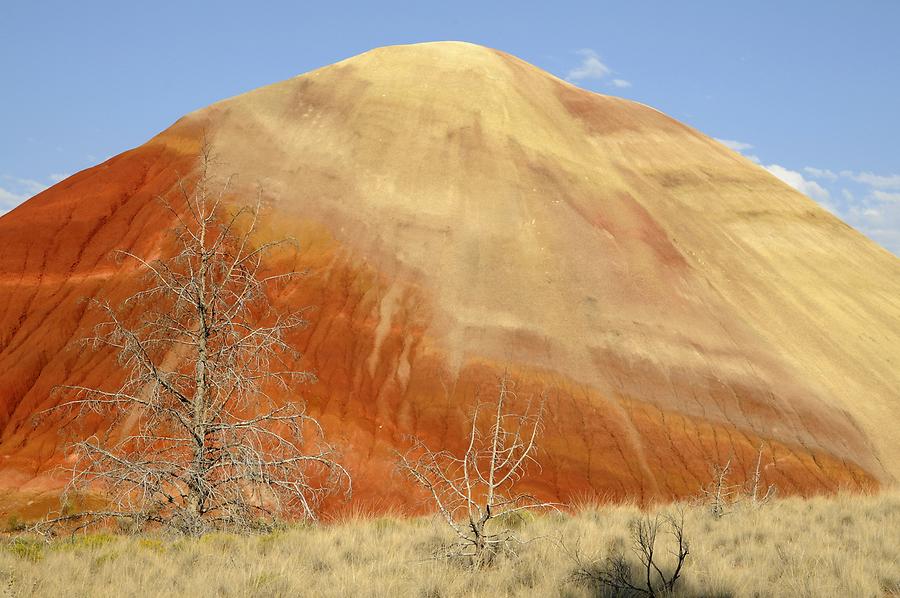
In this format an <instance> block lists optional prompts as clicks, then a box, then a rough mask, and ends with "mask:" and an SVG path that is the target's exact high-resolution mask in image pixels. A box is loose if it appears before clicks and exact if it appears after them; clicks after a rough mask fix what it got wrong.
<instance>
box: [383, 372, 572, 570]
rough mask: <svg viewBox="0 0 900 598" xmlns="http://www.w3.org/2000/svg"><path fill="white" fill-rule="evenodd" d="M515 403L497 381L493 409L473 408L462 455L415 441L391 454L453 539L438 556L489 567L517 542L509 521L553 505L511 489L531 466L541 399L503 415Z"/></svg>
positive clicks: (508, 387) (508, 385) (506, 385)
mask: <svg viewBox="0 0 900 598" xmlns="http://www.w3.org/2000/svg"><path fill="white" fill-rule="evenodd" d="M518 399H519V397H518V395H517V393H516V392H515V391H514V389H513V383H512V382H511V381H510V380H509V379H508V378H506V377H505V376H504V377H503V378H501V379H500V383H499V389H498V393H497V399H496V403H495V404H494V405H491V407H490V409H488V408H487V406H486V405H483V404H480V403H476V405H475V407H474V410H473V413H472V419H471V423H470V426H469V434H468V438H467V439H466V449H465V452H464V453H463V454H462V455H456V454H453V453H452V452H451V451H448V450H440V451H436V450H432V449H431V448H429V447H428V446H427V445H426V444H425V443H424V442H423V441H422V440H420V439H418V438H416V439H414V442H413V445H412V447H411V448H410V449H409V450H408V451H407V452H406V454H398V457H399V465H400V469H401V471H403V472H405V473H407V474H408V475H409V476H410V477H411V478H412V479H413V480H414V481H415V482H417V483H418V484H419V485H421V486H422V487H423V488H425V489H426V490H427V491H428V492H429V494H430V495H431V499H432V501H433V502H434V505H435V507H436V508H437V510H438V513H439V514H440V516H441V517H442V518H443V520H444V521H445V522H446V523H447V525H448V526H449V527H450V528H451V529H452V530H453V532H454V534H455V536H456V542H454V543H453V544H452V545H451V546H449V547H446V550H445V551H444V553H443V556H452V557H465V558H468V559H470V561H471V562H472V563H473V564H474V565H475V566H483V565H487V564H490V562H491V561H492V560H493V559H494V557H495V556H496V555H497V554H498V553H499V552H501V551H504V550H511V549H512V548H513V546H514V545H515V544H516V543H521V540H520V539H519V538H517V537H516V535H515V534H514V533H513V531H512V529H510V527H511V525H510V524H511V519H512V518H515V517H521V516H522V514H523V513H524V512H525V511H526V510H539V509H552V508H555V507H556V506H558V505H556V504H555V503H552V502H546V501H542V500H539V499H538V498H536V497H534V496H532V495H531V494H527V493H523V492H518V491H517V490H516V484H517V483H518V482H520V481H521V479H522V477H523V476H524V474H525V472H526V468H527V467H528V466H529V465H534V466H537V462H536V460H535V452H536V450H537V446H536V440H537V438H538V435H539V434H540V431H541V427H542V418H543V409H544V397H543V396H542V397H541V398H540V401H539V402H538V403H537V404H536V405H535V404H534V403H533V401H532V400H531V399H530V398H529V399H528V400H527V401H525V405H524V408H523V409H522V410H521V411H520V412H511V411H509V410H510V408H511V406H512V405H513V404H514V403H516V402H517V401H518Z"/></svg>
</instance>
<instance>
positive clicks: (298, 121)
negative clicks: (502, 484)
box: [0, 43, 900, 510]
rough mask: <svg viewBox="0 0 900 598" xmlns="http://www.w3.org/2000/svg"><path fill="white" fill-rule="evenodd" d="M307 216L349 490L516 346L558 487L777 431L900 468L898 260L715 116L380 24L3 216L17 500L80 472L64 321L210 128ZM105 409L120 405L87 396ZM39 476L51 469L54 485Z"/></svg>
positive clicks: (134, 245) (308, 354) (108, 281)
mask: <svg viewBox="0 0 900 598" xmlns="http://www.w3.org/2000/svg"><path fill="white" fill-rule="evenodd" d="M204 135H205V136H206V138H207V139H208V140H209V141H210V142H211V143H212V145H213V148H214V150H215V151H216V153H217V154H218V158H219V163H220V168H221V170H222V174H223V175H227V174H229V173H232V172H233V173H238V175H239V185H238V187H237V188H236V189H237V192H236V193H235V198H234V201H235V202H241V201H248V202H249V201H251V200H252V197H253V193H254V192H255V191H254V190H255V187H256V184H257V182H261V183H262V184H263V187H264V189H265V194H266V205H267V213H268V215H269V220H268V222H267V224H266V232H267V234H271V235H272V236H275V237H281V236H285V235H290V236H294V237H296V238H298V239H299V240H300V241H301V244H302V246H303V260H304V261H305V265H307V266H309V267H310V268H312V272H313V274H312V276H311V277H309V278H307V279H305V280H304V281H302V282H300V283H298V284H297V286H296V287H295V288H292V289H290V290H289V291H288V292H286V293H285V294H284V296H282V297H281V298H280V300H282V301H289V302H290V303H292V304H296V305H313V306H315V307H316V309H315V311H313V312H311V315H310V317H311V320H312V325H311V326H310V327H309V328H308V329H307V330H306V331H304V332H303V333H302V334H300V335H298V336H297V337H296V338H295V339H293V340H294V341H295V343H296V345H297V347H298V348H299V349H300V350H301V351H303V352H304V357H303V360H302V363H301V364H300V365H301V366H302V367H307V368H311V369H313V370H314V371H315V372H316V373H317V374H318V376H319V382H318V383H317V384H315V385H312V386H308V387H304V388H302V389H301V390H302V396H303V397H304V398H305V400H306V401H307V402H308V404H309V406H310V410H311V412H312V413H313V414H315V415H317V416H318V417H320V419H321V421H322V422H323V424H324V425H325V428H326V431H327V434H328V436H329V438H330V439H332V440H333V441H335V442H336V443H337V444H338V445H339V446H340V448H341V449H342V451H343V454H344V462H345V463H346V464H347V466H348V468H349V469H350V470H351V472H352V473H353V474H354V485H355V495H354V503H355V504H356V505H357V506H359V507H360V508H364V509H371V510H381V509H388V508H395V507H401V508H412V509H415V508H418V507H419V502H418V501H419V498H420V495H418V494H417V493H416V492H414V491H412V488H411V486H409V485H408V483H407V482H406V481H405V480H403V479H402V478H401V477H399V476H397V475H396V474H394V473H393V467H394V453H393V451H394V450H395V449H398V448H403V447H404V446H406V444H405V443H406V438H407V435H408V434H418V435H420V436H423V437H424V438H425V439H427V440H428V441H429V442H431V443H432V444H434V445H439V446H440V445H443V446H447V447H448V448H456V447H458V445H459V443H460V442H461V441H462V438H463V436H464V434H465V423H466V422H465V417H466V414H467V412H468V410H469V408H470V406H471V404H472V403H473V401H474V400H476V398H477V397H481V398H487V397H488V396H489V395H490V394H491V393H492V392H493V390H494V385H495V383H496V379H497V376H498V375H500V374H501V373H503V372H504V371H508V372H509V374H510V375H511V377H512V378H514V379H515V380H517V381H518V389H519V390H520V392H521V393H523V394H528V393H533V394H538V393H541V392H545V393H546V395H547V397H548V416H547V420H546V430H545V432H544V435H543V437H542V440H541V446H542V448H543V449H544V450H543V453H542V454H541V456H540V462H541V466H542V467H541V469H540V470H538V469H534V470H533V471H532V475H531V476H530V481H529V486H530V487H531V489H532V490H534V491H536V492H538V493H540V494H541V495H542V496H544V497H546V498H552V499H558V500H567V501H571V500H576V499H579V498H585V497H591V496H596V495H602V496H610V497H626V496H628V497H637V498H640V499H651V498H663V499H665V498H669V497H673V496H683V495H688V494H693V493H696V492H697V489H698V487H699V486H700V485H701V484H705V483H706V482H707V481H708V479H709V465H710V464H711V463H715V462H724V461H725V460H727V459H728V458H729V457H732V456H733V457H734V460H735V461H734V462H735V464H736V466H737V470H738V477H739V478H740V477H741V476H743V475H745V473H746V472H747V470H748V469H749V468H750V467H752V465H753V463H754V462H755V455H756V451H757V449H758V447H760V446H762V447H763V451H764V455H765V462H766V463H768V464H770V465H769V467H768V468H767V469H766V475H767V477H768V478H769V479H770V480H771V481H773V482H775V483H777V484H778V486H779V489H780V490H781V491H782V492H786V493H790V492H801V493H808V492H817V491H827V490H832V489H836V488H839V487H842V486H848V485H849V486H851V487H872V486H878V485H881V484H885V483H890V482H892V481H893V480H895V479H896V478H897V477H898V476H900V433H898V430H900V426H898V425H897V422H898V421H900V260H898V259H897V258H896V257H894V256H892V255H891V254H889V253H888V252H887V251H885V250H884V249H882V248H880V247H878V246H877V245H876V244H874V243H873V242H871V241H869V240H868V239H866V238H865V237H863V236H862V235H861V234H860V233H858V232H856V231H855V230H853V229H852V228H850V227H848V226H847V225H846V224H844V223H843V222H841V221H840V220H838V219H837V218H835V217H834V216H833V215H831V214H830V213H829V212H827V211H825V210H823V209H822V208H820V207H819V206H818V205H817V204H816V203H814V202H813V201H812V200H810V199H808V198H806V197H805V196H803V195H801V194H799V193H798V192H796V191H794V190H793V189H791V188H790V187H788V186H787V185H785V184H784V183H782V182H781V181H779V180H778V179H776V178H775V177H773V176H772V175H770V174H769V173H768V172H766V171H765V170H764V169H762V168H760V167H759V166H757V165H755V164H753V163H751V162H750V161H748V160H746V159H744V158H743V157H741V156H739V155H737V154H735V153H734V152H732V151H730V150H728V149H726V148H724V147H723V146H721V145H719V144H718V143H716V142H715V141H713V140H712V139H710V138H709V137H706V136H704V135H702V134H700V133H699V132H697V131H695V130H693V129H691V128H689V127H687V126H685V125H683V124H681V123H679V122H677V121H675V120H673V119H671V118H669V117H667V116H666V115H664V114H662V113H660V112H658V111H656V110H654V109H652V108H649V107H647V106H644V105H641V104H638V103H635V102H631V101H627V100H623V99H619V98H614V97H609V96H603V95H598V94H594V93H590V92H587V91H584V90H581V89H578V88H576V87H574V86H572V85H570V84H568V83H566V82H563V81H561V80H559V79H557V78H555V77H553V76H551V75H549V74H547V73H545V72H543V71H541V70H539V69H537V68H535V67H533V66H531V65H529V64H527V63H525V62H523V61H521V60H518V59H516V58H514V57H512V56H509V55H507V54H504V53H502V52H498V51H494V50H490V49H487V48H483V47H479V46H475V45H471V44H464V43H433V44H420V45H413V46H397V47H388V48H381V49H377V50H373V51H371V52H367V53H366V54H363V55H361V56H357V57H354V58H351V59H349V60H345V61H343V62H340V63H337V64H335V65H332V66H329V67H325V68H322V69H319V70H317V71H314V72H311V73H307V74H305V75H302V76H299V77H296V78H293V79H290V80H288V81H284V82H282V83H278V84H276V85H272V86H269V87H265V88H262V89H259V90H256V91H253V92H250V93H247V94H244V95H242V96H238V97H236V98H232V99H230V100H226V101H223V102H219V103H217V104H214V105H212V106H210V107H208V108H205V109H203V110H199V111H197V112H194V113H192V114H190V115H188V116H186V117H184V118H183V119H181V120H180V121H178V122H177V123H176V124H175V125H173V126H172V127H171V128H170V129H168V130H167V131H165V132H164V133H162V134H160V135H159V136H157V137H156V138H154V139H152V140H151V141H149V142H148V143H147V144H145V145H143V146H141V147H139V148H137V149H135V150H132V151H129V152H126V153H124V154H121V155H119V156H117V157H115V158H112V159H111V160H109V161H107V162H105V163H103V164H101V165H99V166H96V167H94V168H91V169H89V170H86V171H84V172H81V173H78V174H76V175H75V176H73V177H71V178H69V179H67V180H65V181H63V182H61V183H59V184H58V185H56V186H54V187H52V188H51V189H49V190H47V191H45V192H43V193H41V194H40V195H38V196H36V197H35V198H33V199H31V200H30V201H28V202H26V203H25V204H24V205H22V206H21V207H19V208H17V209H16V210H14V211H12V212H11V213H9V214H7V215H5V216H3V217H2V218H0V429H2V443H0V467H2V470H0V483H2V485H3V488H2V489H0V490H2V492H3V493H4V498H3V501H4V503H3V505H2V507H3V508H4V509H7V510H12V509H19V510H22V509H25V507H26V506H27V505H28V503H29V501H31V509H32V510H40V508H43V507H42V505H45V504H49V503H48V502H47V501H48V500H49V499H50V498H51V497H52V495H53V493H54V492H55V491H56V489H58V488H59V486H60V484H61V483H62V480H63V478H62V477H60V475H59V474H58V473H54V467H55V466H56V465H58V464H60V463H61V462H62V461H63V459H64V451H63V446H64V444H65V441H66V435H65V433H64V432H65V430H63V431H62V433H61V431H60V429H59V428H60V421H61V419H60V418H55V417H42V418H38V419H35V418H34V417H33V416H34V414H35V413H38V412H39V411H41V410H43V409H46V408H47V407H49V406H52V405H54V404H57V403H59V402H60V401H62V400H64V398H65V397H64V396H61V395H59V394H54V393H53V392H52V389H53V387H54V386H55V385H58V384H61V383H69V384H86V385H114V384H115V382H116V380H117V378H118V377H119V374H118V373H117V372H118V370H117V366H116V364H115V360H114V358H113V356H111V355H109V354H104V353H94V352H92V351H89V350H86V349H85V348H84V347H82V346H80V345H78V344H77V341H78V339H80V338H82V337H84V336H85V335H86V334H87V333H88V332H89V329H90V326H91V324H92V322H95V321H96V318H97V316H96V314H93V313H92V312H91V311H90V310H87V306H86V303H85V302H84V301H82V298H84V297H104V298H109V299H110V300H111V301H112V302H115V301H116V300H117V299H120V298H122V297H124V296H126V295H127V294H128V293H130V292H131V291H133V290H134V289H135V288H137V285H138V284H139V277H138V273H137V272H136V271H135V269H134V268H133V267H132V266H131V265H129V264H127V263H117V262H116V261H115V260H113V259H112V258H111V257H110V254H111V252H112V251H113V250H115V249H131V250H133V251H135V252H138V253H142V254H144V255H153V254H154V252H158V251H159V248H160V247H161V244H162V243H164V240H165V233H166V231H167V230H168V229H169V228H171V224H172V223H171V221H170V219H169V218H168V216H167V215H166V212H165V211H164V210H163V209H162V208H161V206H160V205H159V203H158V202H155V201H154V200H153V198H154V196H156V195H159V194H164V193H166V192H167V191H168V190H170V189H171V188H172V186H173V185H174V184H175V182H176V181H177V179H178V177H179V175H180V174H183V173H186V172H189V171H190V170H191V168H192V166H193V164H194V161H195V160H196V156H197V152H198V149H199V146H200V140H201V138H202V137H203V136H204ZM92 425H95V426H96V429H97V430H104V422H103V421H99V420H98V421H96V422H92ZM42 493H43V494H42Z"/></svg>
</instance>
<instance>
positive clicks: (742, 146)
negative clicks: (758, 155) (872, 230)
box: [713, 137, 753, 152]
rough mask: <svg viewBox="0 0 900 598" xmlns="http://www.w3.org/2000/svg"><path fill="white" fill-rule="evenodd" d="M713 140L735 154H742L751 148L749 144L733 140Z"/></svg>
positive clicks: (716, 138)
mask: <svg viewBox="0 0 900 598" xmlns="http://www.w3.org/2000/svg"><path fill="white" fill-rule="evenodd" d="M713 139H715V140H716V141H718V142H719V143H721V144H722V145H724V146H725V147H727V148H728V149H730V150H734V151H736V152H742V151H744V150H748V149H751V148H752V147H753V146H752V145H750V144H749V143H744V142H743V141H735V140H734V139H719V138H718V137H713Z"/></svg>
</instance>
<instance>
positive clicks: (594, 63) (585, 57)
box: [566, 48, 612, 81]
mask: <svg viewBox="0 0 900 598" xmlns="http://www.w3.org/2000/svg"><path fill="white" fill-rule="evenodd" d="M578 54H580V55H581V64H579V65H578V66H576V67H575V68H574V69H572V70H571V71H569V74H568V75H566V78H567V79H571V80H572V81H581V80H584V79H603V78H604V77H606V76H607V75H609V74H611V73H612V69H611V68H609V67H608V66H606V65H605V64H603V61H601V60H600V57H599V56H598V55H597V53H596V52H594V51H593V50H591V49H590V48H585V49H584V50H579V51H578Z"/></svg>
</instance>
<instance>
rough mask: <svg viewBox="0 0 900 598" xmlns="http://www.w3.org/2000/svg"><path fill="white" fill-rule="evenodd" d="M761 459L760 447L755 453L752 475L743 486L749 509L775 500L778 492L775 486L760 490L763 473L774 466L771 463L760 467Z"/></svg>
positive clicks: (761, 448) (761, 451)
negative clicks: (754, 465)
mask: <svg viewBox="0 0 900 598" xmlns="http://www.w3.org/2000/svg"><path fill="white" fill-rule="evenodd" d="M762 457H763V447H762V445H760V447H759V450H758V451H757V452H756V467H755V468H754V469H753V473H752V474H751V476H750V478H749V479H748V480H747V482H746V483H745V484H744V488H743V494H744V497H745V498H746V499H747V501H748V502H749V503H750V506H751V507H754V508H758V507H761V506H763V505H765V504H766V503H768V502H769V501H770V500H772V499H773V498H775V495H776V493H777V491H778V488H777V487H776V486H775V484H769V485H768V486H766V489H765V492H763V490H762V486H763V481H762V474H763V472H764V471H765V470H766V469H768V468H769V467H771V466H772V465H774V464H775V462H774V461H773V462H772V463H769V464H767V465H766V466H765V467H762Z"/></svg>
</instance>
